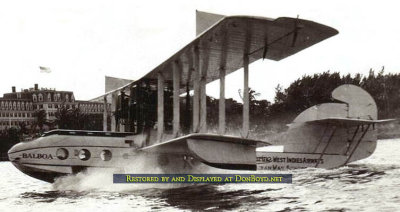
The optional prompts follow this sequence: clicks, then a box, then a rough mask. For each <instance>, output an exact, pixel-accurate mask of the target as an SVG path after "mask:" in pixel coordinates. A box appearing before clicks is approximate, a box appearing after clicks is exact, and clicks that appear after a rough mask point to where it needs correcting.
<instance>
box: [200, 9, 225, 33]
mask: <svg viewBox="0 0 400 212" xmlns="http://www.w3.org/2000/svg"><path fill="white" fill-rule="evenodd" d="M224 17H225V16H223V15H218V14H213V13H206V12H201V11H198V10H196V36H198V35H199V34H201V33H202V32H204V31H205V30H207V29H208V28H210V27H211V26H212V25H214V24H215V23H217V22H218V21H219V20H221V19H223V18H224Z"/></svg>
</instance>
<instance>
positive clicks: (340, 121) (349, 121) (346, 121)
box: [306, 117, 396, 126]
mask: <svg viewBox="0 0 400 212" xmlns="http://www.w3.org/2000/svg"><path fill="white" fill-rule="evenodd" d="M393 121H396V119H381V120H370V119H357V118H337V117H332V118H324V119H318V120H312V121H307V122H306V123H309V124H330V125H336V126H344V125H345V126H357V125H362V124H382V123H387V122H393Z"/></svg>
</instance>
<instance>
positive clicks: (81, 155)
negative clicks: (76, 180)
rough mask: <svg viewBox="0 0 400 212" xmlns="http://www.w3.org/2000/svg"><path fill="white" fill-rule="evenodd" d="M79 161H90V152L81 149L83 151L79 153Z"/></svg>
mask: <svg viewBox="0 0 400 212" xmlns="http://www.w3.org/2000/svg"><path fill="white" fill-rule="evenodd" d="M78 157H79V159H81V160H89V158H90V152H89V150H87V149H81V151H79V155H78Z"/></svg>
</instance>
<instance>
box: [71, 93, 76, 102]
mask: <svg viewBox="0 0 400 212" xmlns="http://www.w3.org/2000/svg"><path fill="white" fill-rule="evenodd" d="M71 102H75V97H74V94H71Z"/></svg>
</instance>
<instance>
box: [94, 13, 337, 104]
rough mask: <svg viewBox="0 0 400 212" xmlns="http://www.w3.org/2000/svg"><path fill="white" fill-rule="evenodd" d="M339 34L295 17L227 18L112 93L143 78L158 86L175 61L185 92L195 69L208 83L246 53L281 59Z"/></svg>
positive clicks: (231, 69) (231, 68)
mask: <svg viewBox="0 0 400 212" xmlns="http://www.w3.org/2000/svg"><path fill="white" fill-rule="evenodd" d="M337 33H338V31H337V30H335V29H333V28H331V27H328V26H325V25H322V24H318V23H315V22H312V21H308V20H302V19H295V18H286V17H282V18H277V19H268V18H262V17H250V16H228V17H224V18H223V19H221V20H220V21H218V22H217V23H216V24H214V25H212V26H211V27H210V28H209V29H208V30H206V31H204V32H203V33H201V34H200V35H199V36H198V37H197V38H196V39H194V40H193V41H192V42H190V43H189V44H187V45H186V46H185V47H183V48H182V49H181V50H179V51H178V52H177V53H176V54H174V55H172V56H171V57H170V58H168V59H167V60H166V61H164V62H163V63H161V64H160V65H159V66H157V67H156V68H154V69H153V70H152V71H150V72H149V73H147V74H146V75H145V76H143V77H142V78H140V79H139V80H137V81H135V82H132V83H129V84H127V85H126V86H123V87H121V88H119V89H116V90H114V91H110V92H109V93H113V92H115V91H117V90H120V89H125V88H127V87H130V86H133V85H135V84H137V83H141V82H143V81H146V82H147V83H148V84H152V85H153V86H155V85H156V84H157V75H158V73H162V75H163V76H164V79H165V80H167V81H169V80H172V68H173V65H174V63H176V64H178V65H179V67H180V68H181V79H180V82H181V83H180V87H181V89H182V90H181V91H182V92H183V91H184V88H185V86H187V85H189V87H190V88H192V85H193V78H194V77H192V76H193V73H192V72H193V71H194V70H197V71H198V70H199V69H200V68H202V69H203V68H205V69H206V70H207V73H206V74H204V75H203V76H202V77H203V78H205V79H206V82H207V83H209V82H211V81H214V80H216V79H218V78H219V73H220V69H221V68H223V69H225V72H226V74H229V73H231V72H234V71H236V70H238V69H240V68H242V67H243V56H244V55H248V56H249V63H252V62H254V61H256V60H258V59H261V58H267V59H271V60H276V61H278V60H281V59H283V58H286V57H288V56H290V55H293V54H295V53H297V52H299V51H301V50H303V49H305V48H308V47H310V46H312V45H314V44H316V43H318V42H320V41H322V40H325V39H327V38H329V37H331V36H334V35H336V34H337ZM195 52H196V53H195ZM196 55H197V56H196ZM195 57H196V58H198V59H196V58H195ZM195 61H198V62H195ZM109 93H107V94H109ZM99 98H100V97H99Z"/></svg>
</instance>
